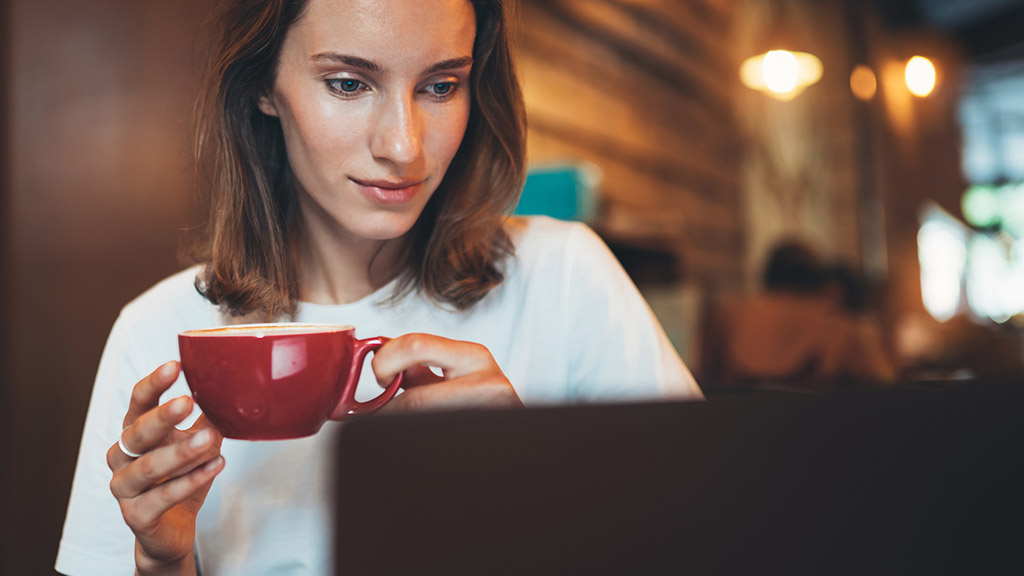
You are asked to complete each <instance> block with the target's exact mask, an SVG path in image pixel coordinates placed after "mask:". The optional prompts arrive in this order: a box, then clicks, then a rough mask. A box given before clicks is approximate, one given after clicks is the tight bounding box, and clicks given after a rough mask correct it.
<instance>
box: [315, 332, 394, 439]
mask: <svg viewBox="0 0 1024 576" xmlns="http://www.w3.org/2000/svg"><path fill="white" fill-rule="evenodd" d="M389 340H391V339H390V338H386V337H384V336H378V337H376V338H366V339H364V340H359V339H356V341H355V347H354V350H353V359H352V366H351V368H350V369H349V375H348V382H349V390H348V391H346V393H345V394H343V395H342V397H341V402H339V403H338V406H337V407H336V408H335V409H334V414H333V415H332V416H331V419H332V420H338V419H342V418H345V417H346V416H354V415H356V414H366V413H369V412H373V411H374V410H377V409H379V408H380V407H381V406H384V405H385V404H387V403H388V402H389V401H390V400H391V399H392V398H394V397H395V394H397V393H398V389H399V388H400V387H401V386H402V379H403V378H404V377H405V372H399V373H398V376H395V379H394V380H392V381H391V383H390V384H388V386H387V388H385V389H384V391H383V392H381V393H380V395H378V396H377V397H376V398H374V399H373V400H369V401H367V402H359V401H358V400H356V399H355V392H356V384H357V383H358V382H359V375H360V374H361V373H362V371H363V362H364V361H365V360H366V355H367V354H369V353H370V352H375V351H377V350H379V349H380V347H381V346H383V345H384V344H387V342H388V341H389Z"/></svg>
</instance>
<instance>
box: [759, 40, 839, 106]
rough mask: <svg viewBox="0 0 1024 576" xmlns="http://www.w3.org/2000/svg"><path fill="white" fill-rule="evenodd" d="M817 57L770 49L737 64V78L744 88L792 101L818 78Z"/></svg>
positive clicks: (804, 53)
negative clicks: (738, 76) (738, 77)
mask: <svg viewBox="0 0 1024 576" xmlns="http://www.w3.org/2000/svg"><path fill="white" fill-rule="evenodd" d="M821 73H822V69H821V60H818V57H817V56H814V55H813V54H807V53H806V52H789V51H787V50H771V51H769V52H766V53H764V54H760V55H758V56H753V57H751V58H748V59H747V60H746V61H745V62H743V65H742V66H741V67H740V79H741V80H742V81H743V84H744V85H746V86H747V87H748V88H752V89H754V90H760V91H762V92H764V93H766V94H768V95H769V96H771V97H773V98H776V99H778V100H783V101H786V100H792V99H793V98H795V97H797V96H798V95H799V94H800V93H801V92H803V91H804V89H805V88H807V87H808V86H810V85H812V84H814V83H815V82H817V81H818V80H820V79H821Z"/></svg>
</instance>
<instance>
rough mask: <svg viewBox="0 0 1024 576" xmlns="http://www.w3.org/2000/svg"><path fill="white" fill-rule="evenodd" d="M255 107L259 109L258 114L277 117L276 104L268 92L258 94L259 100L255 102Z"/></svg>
mask: <svg viewBox="0 0 1024 576" xmlns="http://www.w3.org/2000/svg"><path fill="white" fill-rule="evenodd" d="M256 107H257V108H259V109H260V112H263V113H264V114H266V115H267V116H274V117H277V116H279V114H278V112H277V104H276V103H275V102H274V98H273V96H271V95H270V94H269V93H268V92H263V93H262V94H260V98H259V100H257V101H256Z"/></svg>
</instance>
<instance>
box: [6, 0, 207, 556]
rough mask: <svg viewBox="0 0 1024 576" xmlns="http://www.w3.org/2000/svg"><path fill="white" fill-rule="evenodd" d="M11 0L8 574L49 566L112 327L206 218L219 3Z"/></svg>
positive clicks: (171, 266) (166, 270) (174, 263)
mask: <svg viewBox="0 0 1024 576" xmlns="http://www.w3.org/2000/svg"><path fill="white" fill-rule="evenodd" d="M3 6H4V8H5V11H6V14H7V15H8V17H9V20H8V21H7V22H8V25H7V30H6V32H5V33H0V41H2V42H3V43H4V44H5V45H7V46H8V47H9V52H8V53H7V57H6V58H4V63H5V64H6V66H5V70H4V73H3V78H4V85H5V86H7V88H8V90H7V91H6V92H5V94H7V96H8V97H7V98H6V103H7V104H6V106H4V108H3V110H4V113H5V118H6V119H7V122H6V124H7V126H6V128H7V129H6V130H4V132H3V135H4V141H5V143H6V145H5V146H4V151H5V153H4V155H3V160H2V162H3V165H4V167H5V169H4V171H3V183H4V186H3V188H2V189H0V190H2V192H3V196H2V205H3V207H4V208H3V210H2V212H0V216H2V217H3V221H2V226H0V246H2V252H0V254H2V255H3V258H2V261H0V264H3V268H2V274H3V277H2V281H0V284H2V285H3V292H2V293H0V296H2V300H0V306H2V314H3V318H4V321H3V324H2V332H0V349H2V350H3V351H4V355H5V356H4V361H3V363H2V366H0V378H2V392H3V393H2V397H3V402H2V403H0V421H2V422H4V429H3V431H2V432H3V434H2V436H3V443H4V455H3V462H4V464H3V472H2V475H3V477H4V485H3V503H2V509H3V514H2V515H0V517H2V520H0V522H2V524H0V542H2V546H3V550H0V574H51V573H53V572H52V566H53V561H54V558H55V556H56V550H57V543H58V540H59V537H60V531H61V527H62V525H63V519H64V509H65V506H66V504H67V498H68V492H69V489H70V486H71V475H72V473H73V470H74V465H75V459H76V457H77V453H78V441H79V438H80V435H81V430H82V424H83V421H84V417H85V411H86V406H87V403H88V401H89V395H90V391H91V389H92V380H93V377H94V376H95V373H96V367H97V365H98V363H99V357H100V352H101V350H102V348H103V344H104V341H105V339H106V336H107V333H108V331H109V330H110V326H111V325H112V324H113V321H114V319H115V317H116V316H117V313H118V310H119V309H120V308H121V306H123V305H124V304H125V303H127V302H128V301H129V300H130V299H132V298H133V297H135V296H136V295H138V294H139V293H140V292H142V291H143V290H144V289H145V288H147V287H148V286H150V285H152V284H153V283H154V282H155V281H157V280H159V279H160V278H162V277H164V276H166V275H168V274H170V273H172V272H173V271H175V270H176V269H178V267H179V263H178V260H177V256H176V255H177V251H178V245H179V240H180V239H181V229H182V228H184V227H186V226H189V225H191V224H195V223H196V222H197V219H196V218H195V215H194V212H193V205H194V202H193V200H194V198H193V191H192V172H191V168H190V167H189V162H188V155H189V152H188V146H189V138H188V131H189V128H188V126H189V115H190V103H191V99H192V97H193V94H194V92H195V88H196V77H195V72H194V70H195V56H196V52H195V51H194V50H193V48H194V45H195V43H196V42H197V41H198V38H197V35H198V31H199V29H200V22H201V20H202V18H204V17H205V15H206V14H207V13H208V11H209V9H210V7H211V6H212V1H211V0H187V1H182V2H135V1H132V0H92V1H89V2H80V1H76V0H12V1H11V2H6V3H4V4H3Z"/></svg>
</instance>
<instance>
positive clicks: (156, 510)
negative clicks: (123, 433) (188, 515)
mask: <svg viewBox="0 0 1024 576" xmlns="http://www.w3.org/2000/svg"><path fill="white" fill-rule="evenodd" d="M139 460H141V458H140V459H139ZM223 469H224V457H223V456H219V455H218V456H215V457H214V458H212V459H210V460H209V461H207V462H205V463H203V464H202V465H200V466H198V467H196V468H194V469H193V470H191V471H190V472H189V473H187V474H184V475H182V476H178V477H177V478H174V479H171V480H168V481H167V482H164V483H162V484H160V485H159V486H156V487H155V488H153V489H152V490H149V491H147V492H144V493H142V494H141V495H139V496H138V497H135V498H126V499H119V501H120V503H121V513H122V514H123V516H124V519H125V522H126V523H127V524H128V527H129V528H131V529H132V531H133V532H135V533H136V534H139V533H141V532H144V531H146V530H147V528H149V527H151V526H154V525H155V524H156V523H157V522H158V521H159V520H160V517H161V516H163V515H164V514H165V513H167V511H168V510H170V509H171V508H173V507H174V506H176V505H178V504H179V503H181V502H184V501H185V500H186V499H188V498H189V497H191V496H192V495H193V494H196V493H197V492H199V491H200V490H204V489H207V488H209V486H210V483H211V482H213V479H214V477H216V476H217V474H219V473H220V471H221V470H223Z"/></svg>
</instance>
